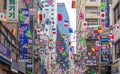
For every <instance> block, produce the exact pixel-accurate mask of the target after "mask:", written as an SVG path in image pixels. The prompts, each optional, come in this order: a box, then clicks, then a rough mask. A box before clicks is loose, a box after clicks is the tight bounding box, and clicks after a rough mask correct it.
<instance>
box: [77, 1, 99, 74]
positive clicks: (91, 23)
mask: <svg viewBox="0 0 120 74" xmlns="http://www.w3.org/2000/svg"><path fill="white" fill-rule="evenodd" d="M100 1H101V0H77V9H76V10H77V16H76V17H77V35H78V38H77V39H78V40H77V46H78V47H77V54H80V57H81V62H82V63H80V65H81V68H82V69H83V72H84V71H86V74H89V73H91V71H92V70H95V72H96V73H98V64H99V58H97V59H95V60H94V61H93V60H92V57H96V55H95V54H96V53H95V52H94V51H92V50H91V49H92V48H93V47H94V46H95V41H96V40H95V39H93V37H92V36H93V34H94V32H95V31H94V30H97V26H98V25H100V18H101V17H100V11H101V10H100ZM78 15H79V16H78ZM88 31H89V32H88ZM80 38H83V39H85V40H86V46H87V49H86V50H85V51H84V49H83V46H82V43H81V41H79V39H80ZM98 52H99V51H98ZM88 54H89V56H88ZM90 54H91V55H90ZM86 59H87V60H86ZM89 62H91V63H89ZM89 69H91V70H89Z"/></svg>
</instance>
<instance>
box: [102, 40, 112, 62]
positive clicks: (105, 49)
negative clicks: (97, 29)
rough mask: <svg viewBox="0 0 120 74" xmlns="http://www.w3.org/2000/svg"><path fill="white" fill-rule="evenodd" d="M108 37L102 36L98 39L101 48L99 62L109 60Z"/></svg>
mask: <svg viewBox="0 0 120 74" xmlns="http://www.w3.org/2000/svg"><path fill="white" fill-rule="evenodd" d="M109 40H110V39H109V38H102V39H101V40H100V44H101V50H100V60H101V62H110V45H109Z"/></svg>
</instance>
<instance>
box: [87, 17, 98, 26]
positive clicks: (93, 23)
mask: <svg viewBox="0 0 120 74" xmlns="http://www.w3.org/2000/svg"><path fill="white" fill-rule="evenodd" d="M86 21H87V25H88V26H89V25H99V22H98V20H97V19H89V20H86Z"/></svg>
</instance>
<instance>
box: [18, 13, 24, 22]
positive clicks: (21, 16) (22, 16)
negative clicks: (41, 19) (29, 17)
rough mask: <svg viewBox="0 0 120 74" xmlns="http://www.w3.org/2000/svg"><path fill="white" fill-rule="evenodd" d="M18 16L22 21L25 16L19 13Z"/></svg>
mask: <svg viewBox="0 0 120 74" xmlns="http://www.w3.org/2000/svg"><path fill="white" fill-rule="evenodd" d="M19 16H20V21H24V18H25V17H24V14H22V13H20V14H19Z"/></svg>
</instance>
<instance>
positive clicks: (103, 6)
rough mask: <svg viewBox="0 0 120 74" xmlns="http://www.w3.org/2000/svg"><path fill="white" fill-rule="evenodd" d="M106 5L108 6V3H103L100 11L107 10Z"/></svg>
mask: <svg viewBox="0 0 120 74" xmlns="http://www.w3.org/2000/svg"><path fill="white" fill-rule="evenodd" d="M106 5H107V3H106V2H101V3H100V9H101V10H105V7H106Z"/></svg>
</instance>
